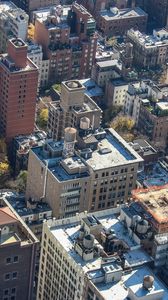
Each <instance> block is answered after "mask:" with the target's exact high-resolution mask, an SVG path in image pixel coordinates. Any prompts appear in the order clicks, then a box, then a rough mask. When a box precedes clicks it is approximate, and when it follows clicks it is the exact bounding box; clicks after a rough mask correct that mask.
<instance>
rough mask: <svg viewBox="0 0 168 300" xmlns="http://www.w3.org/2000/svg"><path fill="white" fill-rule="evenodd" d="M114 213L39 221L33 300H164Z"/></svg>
mask: <svg viewBox="0 0 168 300" xmlns="http://www.w3.org/2000/svg"><path fill="white" fill-rule="evenodd" d="M128 209H129V208H128ZM119 215H120V210H119V208H117V209H110V210H105V211H100V212H95V213H94V214H87V213H81V214H79V215H77V216H75V217H71V218H66V219H62V220H49V221H48V222H45V223H44V225H43V237H42V251H41V259H40V262H41V263H40V273H39V281H38V292H37V297H38V299H40V300H42V299H73V300H77V299H80V300H85V299H91V300H93V299H97V300H109V299H116V300H123V299H127V298H129V299H130V300H138V299H142V300H150V299H152V300H157V299H162V300H166V299H167V297H168V290H167V287H166V286H165V285H164V284H163V283H162V282H161V281H160V280H159V278H158V277H157V275H156V274H155V275H154V273H153V271H152V269H151V268H150V267H149V266H148V263H150V262H151V258H150V257H149V256H148V254H147V253H146V252H144V250H142V248H141V245H139V244H138V243H137V242H136V241H134V240H133V238H132V237H131V234H129V230H128V229H127V228H126V226H125V225H124V222H123V221H120V219H119ZM52 275H53V277H52Z"/></svg>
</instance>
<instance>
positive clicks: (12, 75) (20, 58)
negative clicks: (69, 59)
mask: <svg viewBox="0 0 168 300" xmlns="http://www.w3.org/2000/svg"><path fill="white" fill-rule="evenodd" d="M37 83H38V70H37V67H36V66H35V65H34V64H33V63H32V61H31V60H30V59H29V58H27V45H26V44H25V43H24V42H23V41H22V40H21V39H11V40H10V41H9V43H8V52H7V53H6V54H3V55H1V57H0V119H1V123H0V132H1V135H2V136H4V137H5V138H6V140H7V141H10V140H11V139H12V138H13V137H15V136H16V135H19V134H30V133H32V132H33V130H34V120H35V107H36V93H37Z"/></svg>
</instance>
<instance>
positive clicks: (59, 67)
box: [35, 3, 97, 82]
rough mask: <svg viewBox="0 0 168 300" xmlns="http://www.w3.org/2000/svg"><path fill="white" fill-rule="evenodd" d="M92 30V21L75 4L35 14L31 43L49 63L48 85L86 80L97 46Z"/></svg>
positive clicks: (85, 11)
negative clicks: (65, 81)
mask: <svg viewBox="0 0 168 300" xmlns="http://www.w3.org/2000/svg"><path fill="white" fill-rule="evenodd" d="M95 28H96V23H95V20H94V19H93V17H92V16H91V15H90V14H89V13H88V12H87V10H86V9H85V8H84V7H83V6H81V5H78V4H77V3H74V4H73V5H72V7H70V6H69V7H67V6H62V7H61V6H57V7H52V8H51V9H48V11H46V10H45V13H44V12H43V11H39V13H38V12H37V13H36V17H35V40H36V42H38V43H39V44H41V45H42V47H43V53H44V58H45V59H49V61H50V66H49V80H50V82H55V81H59V82H61V81H62V80H67V79H72V78H87V77H89V76H90V73H91V67H92V64H93V62H94V59H95V54H96V45H97V35H96V34H95Z"/></svg>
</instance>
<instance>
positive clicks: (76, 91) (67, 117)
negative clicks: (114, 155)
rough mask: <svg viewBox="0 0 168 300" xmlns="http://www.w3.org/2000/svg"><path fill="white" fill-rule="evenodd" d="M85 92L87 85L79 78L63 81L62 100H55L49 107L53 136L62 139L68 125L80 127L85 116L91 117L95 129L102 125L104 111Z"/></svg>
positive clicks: (49, 121)
mask: <svg viewBox="0 0 168 300" xmlns="http://www.w3.org/2000/svg"><path fill="white" fill-rule="evenodd" d="M85 92H86V88H85V86H84V85H83V84H81V83H80V81H78V80H72V81H71V80H69V81H65V82H62V84H61V96H60V102H59V103H58V102H55V103H54V102H53V103H51V105H50V107H49V118H48V133H49V135H50V137H51V138H53V139H54V140H60V139H61V138H62V137H63V136H64V129H65V128H66V127H74V128H77V129H79V128H80V120H81V118H83V117H87V118H88V119H89V122H90V127H92V129H93V130H95V129H98V128H99V127H100V123H101V118H102V111H101V109H100V107H99V106H98V105H97V104H96V103H95V102H94V101H93V100H92V99H91V97H89V96H88V95H86V94H85Z"/></svg>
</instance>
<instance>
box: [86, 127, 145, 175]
mask: <svg viewBox="0 0 168 300" xmlns="http://www.w3.org/2000/svg"><path fill="white" fill-rule="evenodd" d="M142 161H143V160H142V158H141V157H140V156H139V155H137V153H136V152H135V151H134V150H133V149H132V148H131V147H130V146H129V145H128V144H127V143H126V142H125V141H124V140H123V139H122V138H121V137H120V136H119V135H118V134H117V133H116V132H115V131H114V130H113V129H110V130H109V131H107V135H106V137H105V138H104V139H101V141H100V142H99V143H98V149H97V150H95V151H93V153H92V157H91V158H89V159H86V163H87V164H88V165H89V166H90V167H91V168H92V169H93V170H101V169H108V168H110V167H114V166H122V165H126V164H131V163H135V162H142Z"/></svg>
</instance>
